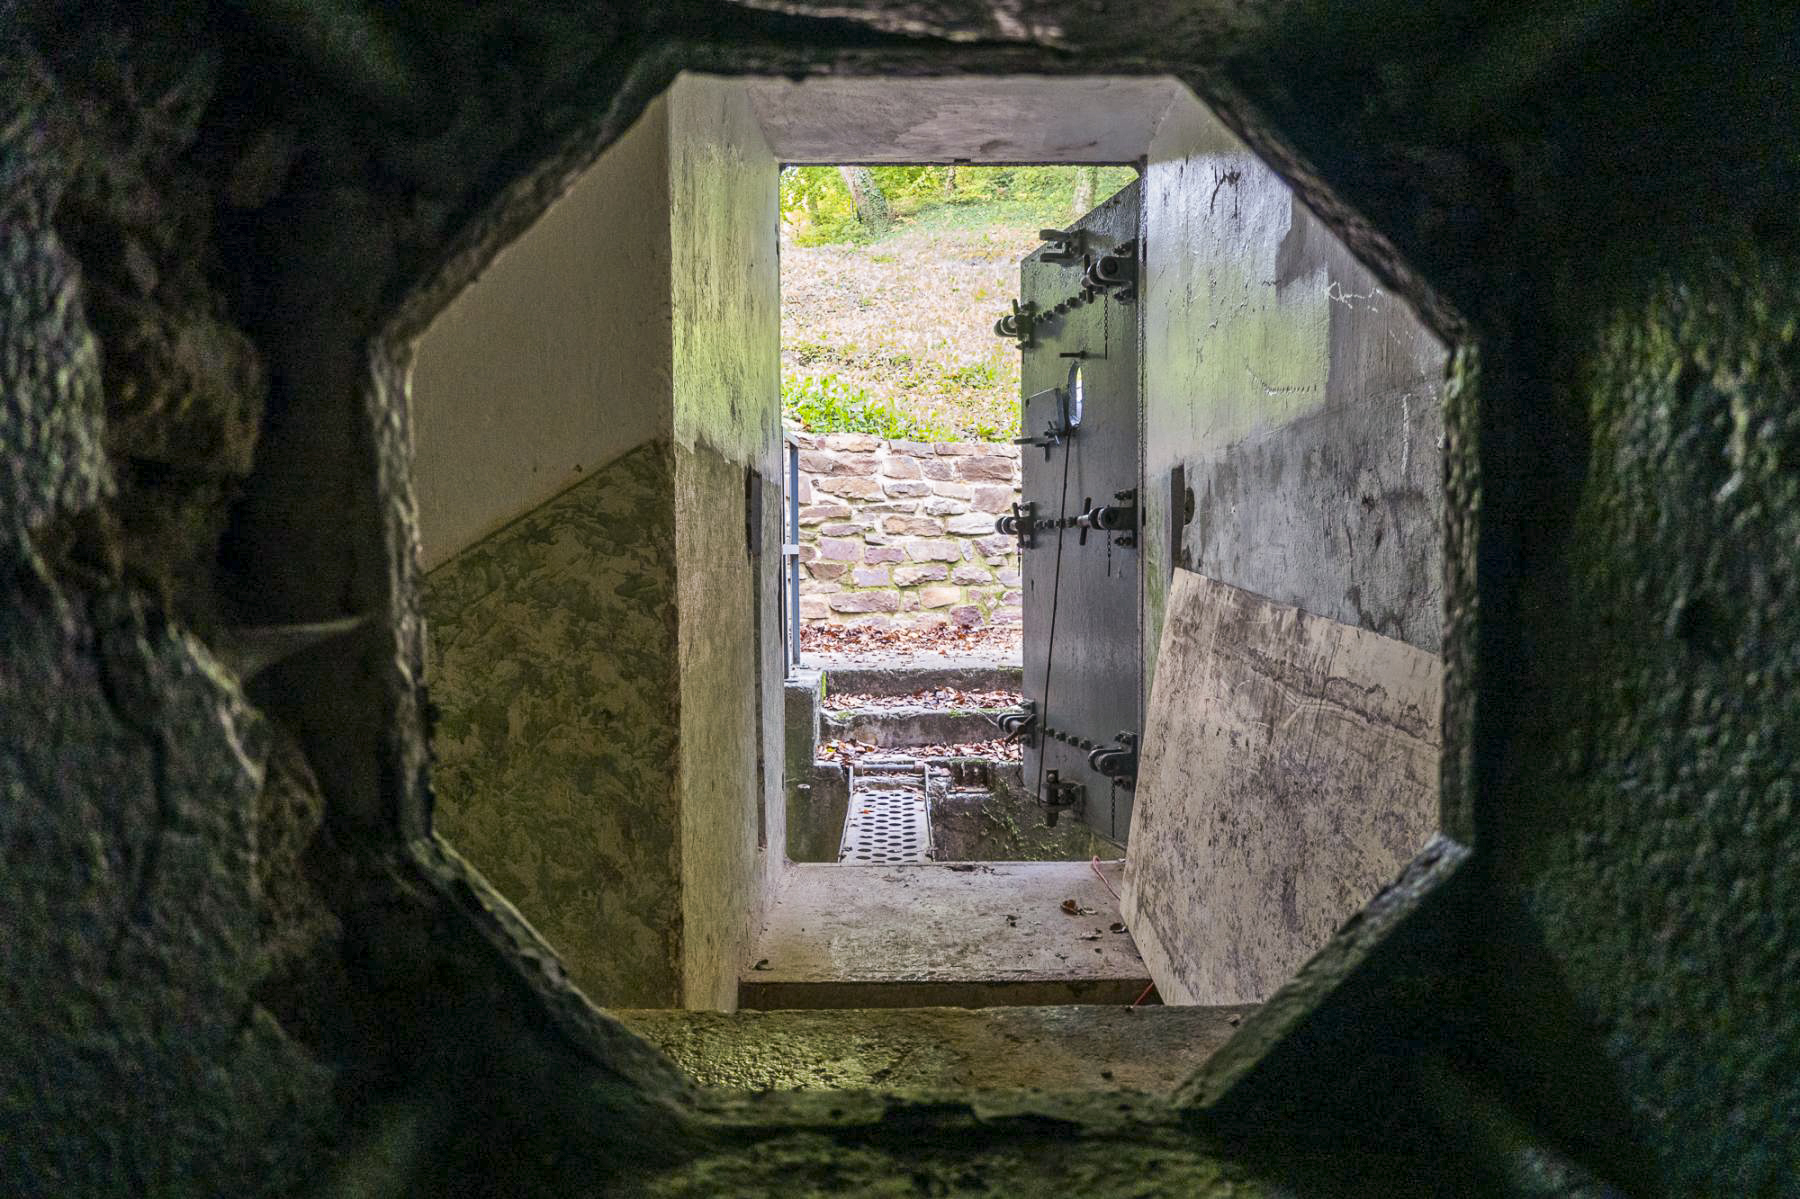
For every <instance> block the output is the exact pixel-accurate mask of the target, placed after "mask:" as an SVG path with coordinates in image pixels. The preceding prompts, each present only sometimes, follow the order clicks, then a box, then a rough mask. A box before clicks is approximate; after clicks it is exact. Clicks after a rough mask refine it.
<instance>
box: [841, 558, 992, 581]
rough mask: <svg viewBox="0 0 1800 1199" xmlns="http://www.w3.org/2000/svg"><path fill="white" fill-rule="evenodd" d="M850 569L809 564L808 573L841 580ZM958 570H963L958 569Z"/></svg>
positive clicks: (842, 565)
mask: <svg viewBox="0 0 1800 1199" xmlns="http://www.w3.org/2000/svg"><path fill="white" fill-rule="evenodd" d="M849 569H850V568H849V567H848V566H845V565H844V564H843V563H842V562H809V563H808V564H807V567H806V573H807V575H808V576H809V577H811V578H815V579H841V578H843V577H844V572H845V571H846V570H849ZM957 569H959V570H960V569H962V568H961V567H958V568H957Z"/></svg>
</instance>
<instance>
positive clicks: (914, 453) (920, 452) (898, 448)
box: [887, 441, 932, 458]
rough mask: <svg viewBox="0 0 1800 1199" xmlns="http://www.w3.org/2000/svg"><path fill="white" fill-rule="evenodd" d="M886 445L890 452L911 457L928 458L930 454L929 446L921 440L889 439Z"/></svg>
mask: <svg viewBox="0 0 1800 1199" xmlns="http://www.w3.org/2000/svg"><path fill="white" fill-rule="evenodd" d="M887 445H888V449H889V450H890V451H891V452H893V453H896V454H905V455H907V456H908V457H911V458H929V457H931V455H932V449H931V446H930V445H929V444H928V443H926V442H923V441H890V442H888V443H887Z"/></svg>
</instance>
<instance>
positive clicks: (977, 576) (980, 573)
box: [950, 562, 994, 586]
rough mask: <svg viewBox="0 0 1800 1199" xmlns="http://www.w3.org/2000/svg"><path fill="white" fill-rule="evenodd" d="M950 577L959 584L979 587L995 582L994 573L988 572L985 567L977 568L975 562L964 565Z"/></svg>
mask: <svg viewBox="0 0 1800 1199" xmlns="http://www.w3.org/2000/svg"><path fill="white" fill-rule="evenodd" d="M950 577H951V578H952V579H954V580H955V581H956V582H958V583H963V584H974V585H977V586H979V585H980V584H982V583H991V582H993V581H994V575H993V572H992V571H990V570H988V568H987V567H985V566H977V565H975V563H973V562H964V563H962V564H961V565H959V566H958V567H957V568H956V569H955V570H954V571H952V572H951V575H950Z"/></svg>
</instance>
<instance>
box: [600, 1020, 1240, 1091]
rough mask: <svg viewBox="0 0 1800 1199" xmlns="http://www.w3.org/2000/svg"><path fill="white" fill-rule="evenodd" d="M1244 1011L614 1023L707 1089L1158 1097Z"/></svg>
mask: <svg viewBox="0 0 1800 1199" xmlns="http://www.w3.org/2000/svg"><path fill="white" fill-rule="evenodd" d="M1253 1010H1255V1009H1254V1008H1251V1007H1233V1008H1214V1007H1161V1006H1146V1007H1140V1008H1136V1009H1132V1008H1128V1007H1125V1006H1123V1005H1108V1006H1098V1005H1090V1006H1080V1007H1062V1006H1051V1007H995V1008H983V1009H981V1010H979V1011H971V1010H969V1009H967V1008H944V1007H937V1008H906V1009H903V1010H876V1011H871V1010H868V1009H856V1010H849V1011H816V1012H791V1011H790V1012H689V1011H615V1012H614V1013H613V1015H615V1016H617V1017H618V1018H619V1019H620V1020H622V1021H624V1022H625V1024H626V1025H627V1026H628V1027H630V1028H631V1029H632V1030H633V1031H634V1032H636V1033H638V1034H639V1035H640V1036H642V1037H644V1038H645V1039H646V1040H648V1041H650V1042H651V1043H652V1044H654V1045H656V1046H657V1047H658V1048H659V1049H661V1050H662V1051H663V1052H664V1053H667V1054H668V1055H669V1056H670V1057H672V1058H673V1059H675V1063H676V1064H677V1065H679V1066H680V1067H681V1068H682V1069H683V1070H685V1071H687V1073H688V1074H689V1075H690V1076H692V1077H693V1078H694V1080H695V1081H696V1082H698V1083H700V1084H701V1085H702V1086H709V1087H736V1088H742V1089H745V1090H756V1091H761V1090H778V1091H790V1090H802V1091H828V1090H847V1089H859V1088H864V1087H878V1088H883V1089H888V1090H913V1091H918V1090H925V1091H929V1090H937V1089H948V1088H956V1089H959V1090H962V1089H973V1090H983V1091H994V1090H1031V1089H1037V1090H1047V1091H1081V1090H1123V1091H1145V1092H1150V1093H1156V1094H1167V1093H1168V1092H1170V1091H1172V1090H1173V1089H1174V1088H1175V1087H1176V1086H1178V1085H1179V1084H1180V1083H1182V1082H1183V1081H1185V1080H1186V1079H1187V1078H1188V1076H1189V1075H1191V1074H1192V1073H1193V1072H1194V1071H1195V1070H1197V1069H1198V1068H1199V1067H1200V1065H1201V1063H1203V1062H1204V1061H1205V1060H1206V1059H1207V1058H1208V1057H1210V1056H1211V1055H1212V1053H1213V1051H1214V1050H1215V1049H1217V1048H1218V1047H1219V1046H1220V1045H1223V1044H1224V1043H1225V1041H1226V1040H1227V1039H1228V1038H1229V1037H1230V1036H1231V1034H1232V1033H1234V1032H1236V1031H1237V1026H1238V1023H1239V1022H1240V1021H1241V1020H1242V1018H1243V1017H1244V1016H1246V1015H1247V1014H1248V1013H1250V1012H1251V1011H1253Z"/></svg>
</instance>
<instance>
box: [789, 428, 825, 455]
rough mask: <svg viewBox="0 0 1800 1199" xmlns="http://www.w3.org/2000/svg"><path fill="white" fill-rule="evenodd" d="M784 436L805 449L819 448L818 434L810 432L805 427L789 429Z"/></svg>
mask: <svg viewBox="0 0 1800 1199" xmlns="http://www.w3.org/2000/svg"><path fill="white" fill-rule="evenodd" d="M783 436H784V437H786V438H787V440H789V441H791V442H793V443H794V444H795V445H796V446H798V447H800V448H801V449H803V450H814V449H817V448H819V438H818V436H817V435H816V434H813V433H808V432H806V431H805V430H803V429H788V430H786V431H785V432H784V433H783Z"/></svg>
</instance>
